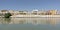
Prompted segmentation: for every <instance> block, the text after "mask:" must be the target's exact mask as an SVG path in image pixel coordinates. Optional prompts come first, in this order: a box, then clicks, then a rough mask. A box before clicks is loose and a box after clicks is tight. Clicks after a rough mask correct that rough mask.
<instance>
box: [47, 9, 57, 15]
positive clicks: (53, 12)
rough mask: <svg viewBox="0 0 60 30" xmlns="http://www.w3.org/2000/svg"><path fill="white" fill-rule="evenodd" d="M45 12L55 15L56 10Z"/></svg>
mask: <svg viewBox="0 0 60 30" xmlns="http://www.w3.org/2000/svg"><path fill="white" fill-rule="evenodd" d="M47 13H48V14H49V15H56V14H57V10H49V11H48V12H47Z"/></svg>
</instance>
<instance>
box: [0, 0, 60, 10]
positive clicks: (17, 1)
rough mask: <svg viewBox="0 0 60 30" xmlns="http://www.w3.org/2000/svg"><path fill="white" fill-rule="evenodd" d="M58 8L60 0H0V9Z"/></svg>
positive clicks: (59, 7)
mask: <svg viewBox="0 0 60 30" xmlns="http://www.w3.org/2000/svg"><path fill="white" fill-rule="evenodd" d="M3 9H5V10H29V11H31V10H33V9H39V10H41V9H45V10H50V9H58V10H60V0H0V10H3Z"/></svg>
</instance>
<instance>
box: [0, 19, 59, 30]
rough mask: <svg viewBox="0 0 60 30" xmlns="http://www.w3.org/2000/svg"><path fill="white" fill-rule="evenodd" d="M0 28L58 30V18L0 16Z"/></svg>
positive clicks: (6, 29) (7, 29) (2, 29)
mask: <svg viewBox="0 0 60 30" xmlns="http://www.w3.org/2000/svg"><path fill="white" fill-rule="evenodd" d="M0 30H60V18H0Z"/></svg>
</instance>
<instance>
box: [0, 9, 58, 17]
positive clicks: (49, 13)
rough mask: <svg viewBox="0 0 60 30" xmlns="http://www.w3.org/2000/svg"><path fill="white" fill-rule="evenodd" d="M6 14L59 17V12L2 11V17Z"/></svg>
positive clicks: (0, 13) (0, 11)
mask: <svg viewBox="0 0 60 30" xmlns="http://www.w3.org/2000/svg"><path fill="white" fill-rule="evenodd" d="M5 13H11V15H58V14H59V13H58V10H33V11H31V12H29V11H16V10H0V16H1V15H4V14H5Z"/></svg>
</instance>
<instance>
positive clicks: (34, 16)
mask: <svg viewBox="0 0 60 30" xmlns="http://www.w3.org/2000/svg"><path fill="white" fill-rule="evenodd" d="M11 17H12V18H13V17H15V18H17V17H20V18H21V17H22V18H23V17H25V18H26V17H28V18H29V17H33V18H36V17H60V15H15V16H11Z"/></svg>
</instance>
